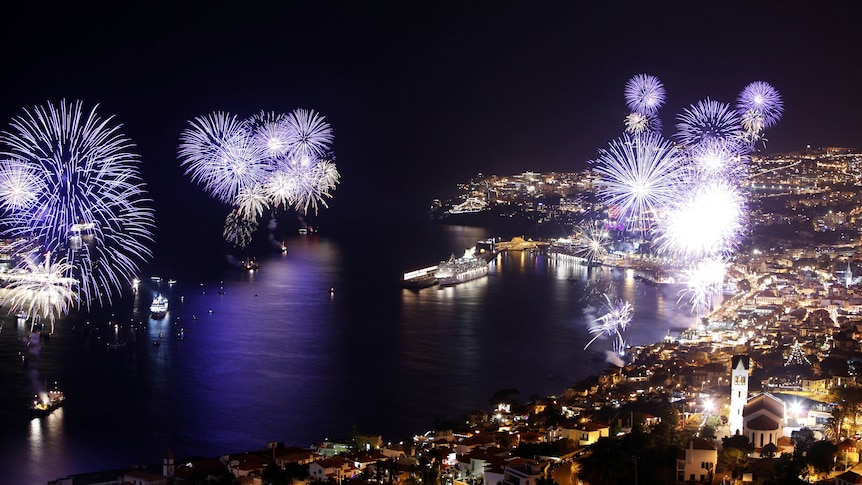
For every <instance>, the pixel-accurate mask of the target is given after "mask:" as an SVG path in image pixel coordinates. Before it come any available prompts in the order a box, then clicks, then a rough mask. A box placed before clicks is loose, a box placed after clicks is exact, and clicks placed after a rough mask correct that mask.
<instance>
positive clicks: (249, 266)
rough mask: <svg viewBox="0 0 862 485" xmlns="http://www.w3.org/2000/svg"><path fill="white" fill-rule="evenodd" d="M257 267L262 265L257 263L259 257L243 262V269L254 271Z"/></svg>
mask: <svg viewBox="0 0 862 485" xmlns="http://www.w3.org/2000/svg"><path fill="white" fill-rule="evenodd" d="M256 269H260V265H259V264H257V258H252V259H246V260H245V261H243V262H242V270H243V271H254V270H256Z"/></svg>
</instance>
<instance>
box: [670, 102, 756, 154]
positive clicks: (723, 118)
mask: <svg viewBox="0 0 862 485" xmlns="http://www.w3.org/2000/svg"><path fill="white" fill-rule="evenodd" d="M676 129H677V133H676V138H677V141H679V142H680V143H681V144H683V145H685V146H694V145H697V144H698V143H702V142H704V141H706V140H710V139H719V140H725V141H727V142H736V143H740V142H741V141H742V139H743V136H744V134H743V131H742V121H741V119H740V117H739V113H738V112H737V111H736V110H734V109H733V108H731V107H730V105H729V104H727V103H720V102H718V101H713V100H711V99H709V98H706V99H705V100H702V101H699V102H698V103H697V104H693V105H691V106H689V107H688V108H686V109H684V110H683V112H682V113H680V115H679V116H678V117H677V124H676Z"/></svg>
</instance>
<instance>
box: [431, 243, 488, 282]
mask: <svg viewBox="0 0 862 485" xmlns="http://www.w3.org/2000/svg"><path fill="white" fill-rule="evenodd" d="M475 252H476V248H475V247H473V248H470V249H468V250H466V251H464V256H461V257H460V258H455V255H454V254H453V255H452V256H451V257H450V258H449V260H448V261H441V262H440V264H438V265H437V271H436V272H435V273H434V276H435V277H436V278H437V282H438V283H440V285H442V286H446V285H457V284H458V283H463V282H465V281H470V280H475V279H476V278H481V277H482V276H485V275H487V274H488V261H486V260H485V259H484V258H481V257H476V255H475Z"/></svg>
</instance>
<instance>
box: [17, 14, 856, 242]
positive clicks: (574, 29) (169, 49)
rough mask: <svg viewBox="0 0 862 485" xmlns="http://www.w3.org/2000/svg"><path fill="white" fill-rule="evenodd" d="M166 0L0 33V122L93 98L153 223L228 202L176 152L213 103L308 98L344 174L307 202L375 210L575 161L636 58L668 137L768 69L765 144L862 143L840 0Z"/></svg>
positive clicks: (590, 145) (416, 206) (613, 110)
mask: <svg viewBox="0 0 862 485" xmlns="http://www.w3.org/2000/svg"><path fill="white" fill-rule="evenodd" d="M172 3H176V4H177V5H176V6H174V5H171V6H165V7H156V6H155V5H156V3H154V2H141V6H137V7H133V6H131V5H130V3H127V2H111V3H98V4H94V3H90V2H86V3H85V2H66V3H63V4H61V5H59V6H50V5H47V4H43V3H41V2H22V3H20V4H18V6H17V7H16V12H14V13H10V12H6V13H5V14H4V22H3V27H2V29H0V38H2V46H3V47H2V52H3V62H2V66H3V69H2V76H0V86H2V89H0V92H2V96H0V122H2V125H3V126H5V125H6V123H8V120H10V119H11V118H12V117H14V116H16V115H18V114H20V113H21V109H22V108H23V107H32V106H34V105H36V104H41V103H44V102H45V101H48V100H50V101H53V102H57V101H59V100H60V99H63V98H65V99H67V100H73V99H81V100H83V101H84V102H85V103H87V106H92V105H94V104H96V103H98V104H99V105H100V112H101V113H102V114H103V115H110V114H113V115H115V116H116V120H117V121H118V122H120V123H122V124H123V131H124V133H125V134H126V135H127V136H129V137H130V138H131V139H132V140H133V141H134V142H135V143H136V144H137V145H138V148H139V153H140V155H141V158H142V161H143V164H142V167H143V168H142V171H143V176H144V178H145V180H146V181H147V183H148V184H149V187H150V190H151V193H152V196H153V198H154V199H155V201H156V209H157V223H159V224H160V227H162V228H167V229H162V231H166V230H171V231H173V230H174V229H177V228H180V227H181V226H180V225H177V224H173V225H171V224H172V223H170V222H163V221H165V219H164V218H165V217H166V214H175V213H177V212H183V213H192V214H201V217H197V216H195V217H194V218H192V219H194V220H196V221H201V220H204V221H205V220H208V219H207V217H212V218H213V220H215V221H216V222H219V221H221V220H223V217H224V214H225V213H226V212H227V209H226V208H223V207H219V206H217V205H214V204H213V203H212V201H211V199H210V197H209V196H208V195H206V194H205V193H204V192H203V190H202V189H201V188H200V187H197V186H195V185H193V184H192V183H191V181H190V179H189V177H187V176H185V175H183V170H182V168H181V167H179V162H178V160H177V157H176V149H177V144H178V138H179V135H180V133H181V132H182V130H183V129H184V128H185V127H186V124H187V121H188V120H190V119H192V118H194V117H196V116H200V115H204V114H207V113H210V112H212V111H228V112H231V113H234V114H237V115H239V116H241V117H246V116H249V115H251V114H254V113H256V112H259V111H261V110H267V111H276V112H287V111H290V110H292V109H294V108H313V109H316V110H318V111H320V112H322V113H323V114H324V115H325V116H326V118H327V120H328V121H329V122H330V123H331V125H332V127H333V130H334V134H335V143H334V146H333V149H334V152H335V155H336V159H335V161H336V164H337V166H338V169H339V171H340V173H341V174H342V183H341V185H340V186H339V188H338V189H337V190H336V191H335V192H334V198H333V200H332V202H331V204H330V205H331V207H330V209H328V210H327V209H324V211H330V212H329V213H328V214H325V215H324V216H321V217H323V218H325V217H330V218H331V219H332V220H336V219H338V220H353V221H356V220H368V221H369V222H371V223H376V221H377V220H378V218H383V219H385V217H386V212H387V211H389V210H392V211H394V212H393V214H395V213H399V211H400V212H403V213H409V212H412V211H414V210H416V211H421V210H423V209H424V208H425V207H426V206H427V204H428V202H429V201H430V199H431V198H433V197H435V196H438V195H442V194H443V193H445V191H448V190H450V189H452V188H453V187H454V185H455V184H456V183H457V182H460V181H464V180H466V179H469V178H470V177H471V176H472V175H474V174H476V173H478V172H483V173H486V174H490V173H496V174H511V173H519V172H522V171H526V170H532V171H576V170H580V169H582V168H584V167H585V166H586V165H587V161H588V160H590V159H591V158H593V157H594V156H595V154H596V151H597V149H598V148H602V147H605V146H607V143H608V142H609V141H610V140H611V139H613V138H615V137H617V136H619V135H620V134H621V133H622V130H623V118H624V117H625V115H626V114H627V111H626V107H625V103H624V99H623V87H624V85H625V82H626V81H627V80H628V79H629V78H631V77H632V76H633V75H636V74H640V73H648V74H652V75H655V76H657V77H658V78H659V79H660V80H661V81H662V82H663V83H664V85H665V88H666V90H667V103H666V105H665V107H664V108H663V109H662V110H661V111H660V117H661V118H662V121H663V124H664V127H665V128H664V134H665V136H670V135H671V134H672V133H673V125H674V123H675V117H676V115H677V114H678V113H679V112H680V111H681V110H682V109H683V108H685V107H687V106H689V105H690V104H692V103H695V102H697V101H699V100H701V99H704V98H706V97H707V96H709V97H710V98H712V99H715V100H719V101H724V102H734V101H735V99H736V95H737V94H738V93H739V91H740V90H742V88H743V87H744V86H745V85H746V84H748V83H749V82H752V81H766V82H769V83H770V84H772V85H773V86H774V87H775V88H776V89H777V90H778V91H779V92H780V93H781V95H782V97H783V99H784V104H785V114H784V117H783V118H782V120H781V121H780V122H779V124H778V125H777V126H776V127H775V128H773V129H771V130H769V131H768V132H767V133H766V136H767V138H768V145H767V151H769V152H778V151H786V150H796V149H802V148H804V147H805V146H806V145H807V144H810V145H811V146H813V147H819V146H848V147H860V146H862V123H860V122H859V121H858V120H860V119H862V118H860V115H859V113H862V96H859V92H860V91H862V88H860V86H862V54H860V52H862V50H860V47H862V36H860V34H862V28H860V26H862V6H859V4H858V2H855V1H843V2H810V1H792V0H791V1H781V2H778V1H776V2H754V1H746V2H726V1H722V2H718V1H715V2H713V1H697V2H691V1H689V2H647V1H642V2H616V1H595V2H575V1H571V2H533V1H529V2H527V1H524V2H509V1H499V2H490V1H489V2H477V1H470V2H466V1H465V2H450V1H429V2H412V1H404V2H359V1H357V2H343V3H341V2H337V3H336V2H325V1H324V2H287V1H285V2H270V3H262V2H204V1H177V2H172ZM282 4H284V5H282ZM288 4H289V6H287V5H288ZM660 5H661V6H660ZM381 195H385V197H380V196H381ZM393 200H394V201H397V204H398V206H399V207H400V209H388V208H387V207H388V205H387V203H391V202H392V201H393ZM178 208H181V209H180V210H178ZM219 231H220V226H219V227H216V228H215V232H219ZM163 236H164V235H163Z"/></svg>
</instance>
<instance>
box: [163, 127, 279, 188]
mask: <svg viewBox="0 0 862 485" xmlns="http://www.w3.org/2000/svg"><path fill="white" fill-rule="evenodd" d="M189 124H190V125H191V127H190V128H187V129H186V130H184V131H183V133H182V135H181V137H180V146H179V156H180V160H181V164H182V165H184V166H185V167H186V174H187V175H191V177H192V180H193V181H195V182H197V183H200V184H201V185H203V186H204V188H205V189H206V190H207V191H209V192H210V193H211V194H212V195H213V196H214V197H215V198H217V199H219V200H220V201H222V202H224V203H226V204H232V203H233V202H234V200H236V197H237V195H239V191H240V189H244V188H251V187H254V186H255V185H257V184H262V183H263V182H264V180H265V179H266V176H267V175H268V173H269V171H270V170H271V164H270V163H269V162H268V161H267V159H266V157H265V154H264V152H263V151H262V148H261V146H260V145H259V144H257V143H255V142H254V139H253V137H252V136H251V134H250V133H249V131H248V125H247V124H246V123H245V122H242V121H240V120H237V118H236V116H233V115H230V114H228V113H223V112H217V113H212V114H210V115H208V116H202V117H198V118H195V119H194V120H193V121H190V122H189Z"/></svg>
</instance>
